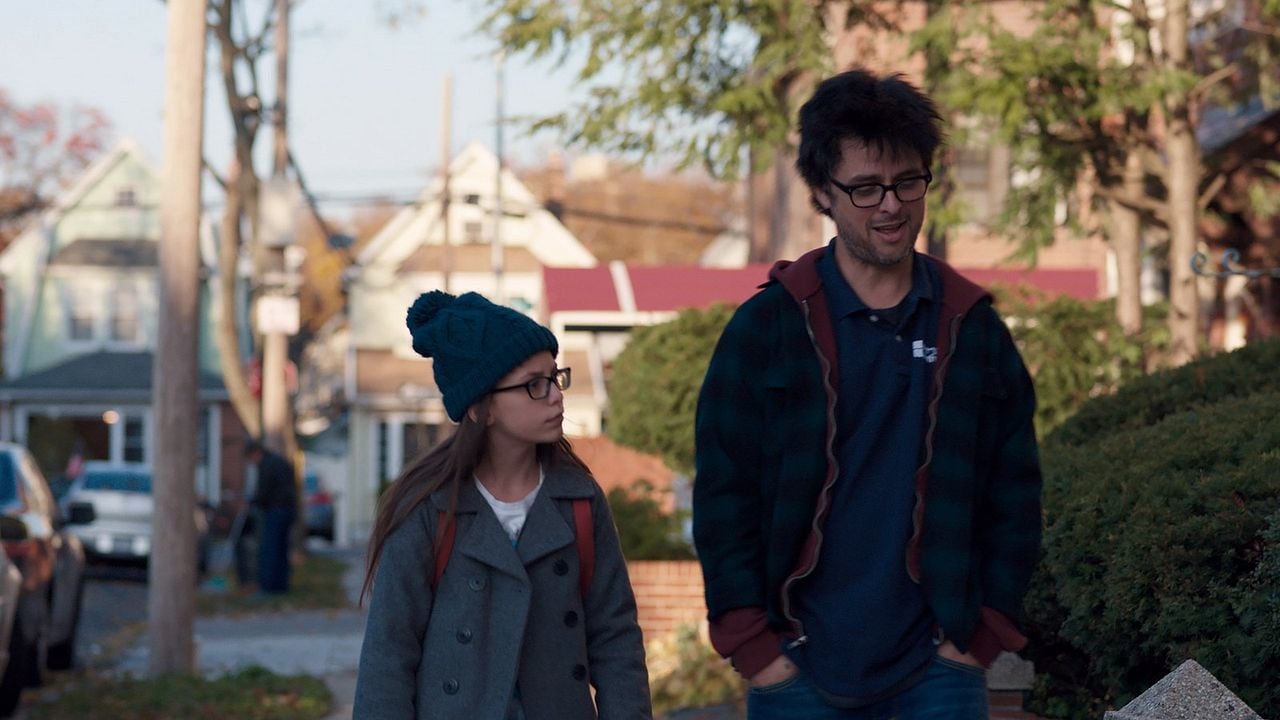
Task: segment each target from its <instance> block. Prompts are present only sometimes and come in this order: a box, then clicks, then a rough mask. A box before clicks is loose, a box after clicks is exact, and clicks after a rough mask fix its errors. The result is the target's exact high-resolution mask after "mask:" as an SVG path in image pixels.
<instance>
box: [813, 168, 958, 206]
mask: <svg viewBox="0 0 1280 720" xmlns="http://www.w3.org/2000/svg"><path fill="white" fill-rule="evenodd" d="M931 182H933V174H932V173H930V172H929V171H928V170H925V171H924V174H923V175H916V176H915V177H909V178H903V179H901V180H899V181H898V182H896V183H891V184H889V185H885V184H883V183H858V184H857V185H843V184H841V183H840V181H838V180H836V179H835V178H831V184H832V185H835V186H836V187H837V188H840V190H841V191H843V192H844V193H846V194H847V195H848V196H849V202H851V203H853V206H854V207H858V208H873V207H876V206H877V205H879V204H880V203H881V202H884V194H885V193H887V192H890V191H892V192H893V194H894V195H895V196H896V197H897V198H898V200H899V202H904V203H909V202H915V201H916V200H919V199H920V198H922V197H924V194H925V192H927V191H928V190H929V183H931Z"/></svg>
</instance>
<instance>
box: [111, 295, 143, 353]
mask: <svg viewBox="0 0 1280 720" xmlns="http://www.w3.org/2000/svg"><path fill="white" fill-rule="evenodd" d="M138 329H139V328H138V288H137V287H135V286H133V285H120V286H119V287H117V288H116V293H115V302H113V303H112V305H111V339H112V340H114V341H115V342H125V343H133V342H137V341H138V334H139V333H138Z"/></svg>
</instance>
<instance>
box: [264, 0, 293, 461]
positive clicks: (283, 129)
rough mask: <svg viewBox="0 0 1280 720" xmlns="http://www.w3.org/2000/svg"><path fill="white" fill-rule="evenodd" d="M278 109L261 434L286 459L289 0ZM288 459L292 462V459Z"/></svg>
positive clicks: (279, 50)
mask: <svg viewBox="0 0 1280 720" xmlns="http://www.w3.org/2000/svg"><path fill="white" fill-rule="evenodd" d="M275 3H276V28H275V54H276V104H275V112H274V113H273V118H272V122H273V124H274V126H275V134H274V147H273V148H272V149H273V151H274V152H273V157H274V163H273V165H272V173H271V182H270V183H269V184H268V187H269V192H270V194H271V197H270V198H268V202H264V203H263V205H264V207H265V206H267V205H268V204H270V205H271V207H270V208H269V212H271V214H272V216H273V217H272V218H270V219H268V220H266V221H265V222H263V223H262V226H263V227H262V230H263V237H262V238H261V239H262V242H261V243H260V244H261V255H260V258H261V262H262V273H261V275H260V277H259V281H260V283H261V291H262V295H261V296H260V297H259V298H258V323H259V329H260V330H261V331H262V334H263V342H262V434H263V439H264V440H265V441H266V444H267V446H269V447H270V448H271V449H273V450H275V451H276V452H280V453H283V454H285V456H286V457H290V451H291V450H292V448H291V447H289V446H290V445H291V444H292V443H290V442H289V439H288V438H287V435H288V418H289V389H288V384H287V382H286V366H287V364H288V333H289V332H291V331H292V332H296V331H297V327H296V325H297V298H296V297H293V296H292V288H291V286H290V278H289V277H288V275H289V273H288V268H286V267H285V248H286V247H288V245H289V244H290V243H291V242H292V234H293V232H294V230H295V228H294V227H292V225H293V222H294V221H295V220H296V218H294V217H293V210H294V209H295V208H294V207H293V206H292V203H293V202H294V196H293V194H292V193H290V192H289V189H290V185H289V180H288V177H287V174H288V168H289V142H288V134H287V114H286V109H287V98H288V89H289V0H275ZM291 459H292V458H291Z"/></svg>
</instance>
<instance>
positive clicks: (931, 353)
mask: <svg viewBox="0 0 1280 720" xmlns="http://www.w3.org/2000/svg"><path fill="white" fill-rule="evenodd" d="M911 357H918V358H923V359H924V361H925V362H927V363H930V364H932V363H935V362H937V361H938V348H936V347H925V344H924V341H923V340H913V341H912V342H911Z"/></svg>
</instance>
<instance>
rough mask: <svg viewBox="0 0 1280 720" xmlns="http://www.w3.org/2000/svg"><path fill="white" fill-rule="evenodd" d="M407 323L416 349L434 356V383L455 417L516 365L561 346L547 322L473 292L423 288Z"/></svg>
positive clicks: (455, 419)
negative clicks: (454, 293)
mask: <svg viewBox="0 0 1280 720" xmlns="http://www.w3.org/2000/svg"><path fill="white" fill-rule="evenodd" d="M405 324H406V325H407V326H408V328H409V333H410V335H411V336H412V337H413V349H414V351H415V352H417V353H418V354H419V355H421V356H423V357H427V358H431V359H432V361H433V362H432V372H433V373H434V375H435V381H436V387H438V388H440V393H441V395H443V397H444V407H445V411H446V412H448V413H449V417H450V418H452V419H453V421H454V422H459V421H461V420H462V416H463V414H464V413H466V411H467V408H469V407H471V405H472V404H473V403H475V401H476V400H479V399H480V398H481V397H483V396H484V394H485V393H487V392H488V391H489V390H490V389H491V388H493V386H495V385H497V383H498V381H499V380H501V379H502V377H503V376H504V375H506V374H507V373H509V372H511V371H512V370H513V369H514V368H515V367H516V366H517V365H519V364H520V363H522V362H524V361H525V360H527V359H529V358H530V357H532V356H533V355H534V354H536V353H539V352H549V353H551V354H552V355H553V356H554V355H555V354H556V353H557V352H559V349H560V346H559V343H557V342H556V338H555V335H553V334H552V333H551V331H550V330H548V329H547V328H545V327H543V326H542V325H539V324H538V323H536V322H534V321H533V320H531V319H529V318H528V317H527V316H525V315H524V314H522V313H519V312H517V311H515V310H512V309H511V308H509V307H503V306H501V305H495V304H493V303H491V302H489V301H488V300H487V299H485V297H484V296H483V295H480V294H478V293H473V292H471V293H465V294H463V295H460V296H458V297H454V296H453V295H450V294H449V293H446V292H442V291H440V290H432V291H431V292H427V293H423V294H422V295H420V296H418V299H417V300H416V301H414V303H413V305H411V306H410V307H409V311H408V313H407V314H406V317H405Z"/></svg>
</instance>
